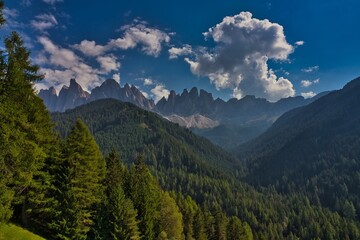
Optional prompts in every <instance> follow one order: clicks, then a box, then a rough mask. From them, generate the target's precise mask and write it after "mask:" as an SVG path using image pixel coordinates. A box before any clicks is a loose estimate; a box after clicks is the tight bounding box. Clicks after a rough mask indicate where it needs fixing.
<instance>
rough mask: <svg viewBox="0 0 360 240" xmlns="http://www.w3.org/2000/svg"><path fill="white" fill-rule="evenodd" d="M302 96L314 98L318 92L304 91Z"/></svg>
mask: <svg viewBox="0 0 360 240" xmlns="http://www.w3.org/2000/svg"><path fill="white" fill-rule="evenodd" d="M301 96H303V97H304V98H312V97H314V96H316V93H314V92H313V91H310V92H302V93H301Z"/></svg>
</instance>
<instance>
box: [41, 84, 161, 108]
mask: <svg viewBox="0 0 360 240" xmlns="http://www.w3.org/2000/svg"><path fill="white" fill-rule="evenodd" d="M39 96H40V97H41V98H42V99H43V100H44V103H45V105H46V107H47V108H48V109H49V111H51V112H64V111H65V110H67V109H72V108H75V107H77V106H80V105H83V104H85V103H88V102H91V101H95V100H98V99H105V98H114V99H118V100H121V101H123V102H130V103H133V104H135V105H137V106H139V107H141V108H143V109H146V110H151V109H152V108H153V107H154V101H153V100H149V99H147V98H146V97H144V95H143V94H142V93H141V92H140V90H139V89H137V88H136V87H135V86H130V85H129V84H125V86H124V87H123V88H122V87H120V84H119V83H117V82H116V81H115V80H113V79H108V80H106V81H105V82H104V83H103V84H102V85H101V86H99V87H95V88H94V89H93V90H92V92H91V93H89V92H86V91H84V90H83V89H82V87H81V86H80V85H79V84H78V83H77V82H76V80H75V79H71V80H70V85H69V86H63V87H62V89H61V90H60V92H59V95H57V93H56V90H55V88H54V87H50V88H49V89H47V90H40V92H39Z"/></svg>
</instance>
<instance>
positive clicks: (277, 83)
mask: <svg viewBox="0 0 360 240" xmlns="http://www.w3.org/2000/svg"><path fill="white" fill-rule="evenodd" d="M204 36H205V38H206V39H212V40H213V41H214V42H215V44H216V46H215V47H214V48H213V49H206V48H203V49H201V50H200V51H197V52H196V53H195V59H190V58H185V61H186V62H188V63H189V64H190V69H191V71H192V73H193V74H196V75H200V76H207V77H208V78H209V79H210V82H211V83H213V84H215V86H216V88H217V89H221V88H227V89H232V90H233V96H234V97H237V98H241V97H244V96H245V95H255V96H257V97H264V98H267V99H268V100H270V101H277V100H279V99H280V98H284V97H289V96H294V95H295V90H294V87H293V84H292V83H291V82H290V80H288V79H286V78H284V77H277V76H276V74H275V73H274V71H273V70H272V69H269V67H268V61H269V60H277V61H288V56H289V55H290V54H291V53H292V52H293V51H294V47H293V46H292V45H290V44H289V43H288V42H287V41H286V37H285V34H284V29H283V27H282V26H281V25H279V24H277V23H272V22H270V21H269V20H267V19H265V20H259V19H256V18H253V16H252V14H251V13H250V12H241V13H239V14H238V15H235V16H229V17H225V18H224V19H223V20H222V22H221V23H219V24H217V25H216V26H214V27H212V28H210V29H209V30H208V31H207V32H205V33H204Z"/></svg>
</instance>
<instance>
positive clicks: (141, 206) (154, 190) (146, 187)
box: [130, 155, 160, 240]
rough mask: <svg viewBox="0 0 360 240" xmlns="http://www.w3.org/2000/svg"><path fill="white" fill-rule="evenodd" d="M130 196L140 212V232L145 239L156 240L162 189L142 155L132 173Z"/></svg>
mask: <svg viewBox="0 0 360 240" xmlns="http://www.w3.org/2000/svg"><path fill="white" fill-rule="evenodd" d="M130 174H131V181H130V182H131V184H130V188H131V190H130V195H131V199H132V202H133V203H134V207H135V209H136V210H137V211H138V217H137V219H138V221H139V224H138V226H139V230H140V232H141V237H142V238H144V239H149V240H152V239H155V238H156V237H157V236H158V235H159V232H158V231H157V229H156V227H157V224H158V221H159V212H158V209H159V199H160V187H159V186H158V185H157V183H156V182H155V180H154V178H153V176H152V175H151V173H150V171H149V169H148V168H147V167H146V164H145V161H144V156H142V155H140V156H139V157H138V158H137V160H136V163H135V167H134V168H133V169H132V171H131V173H130Z"/></svg>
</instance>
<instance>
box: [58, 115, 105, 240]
mask: <svg viewBox="0 0 360 240" xmlns="http://www.w3.org/2000/svg"><path fill="white" fill-rule="evenodd" d="M63 152H64V153H63V158H64V163H63V164H64V166H63V171H64V173H63V174H64V180H65V184H66V185H65V186H63V187H62V188H61V189H62V191H63V199H62V201H63V206H62V210H63V211H62V213H61V215H60V216H59V219H57V223H55V226H56V225H57V229H58V237H59V238H62V239H86V238H87V234H88V232H89V231H90V229H91V227H92V225H93V224H94V218H95V216H96V208H97V206H98V205H99V204H100V202H101V201H102V200H103V199H104V187H103V180H104V177H105V161H104V159H103V157H102V155H101V153H100V150H99V147H98V145H97V144H96V142H95V140H94V138H93V137H92V136H91V134H90V132H89V130H88V128H87V127H86V125H85V124H84V123H83V122H82V121H81V120H77V121H76V123H75V126H74V127H73V129H72V131H71V132H70V134H69V136H68V137H67V139H66V142H65V144H64V150H63Z"/></svg>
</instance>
